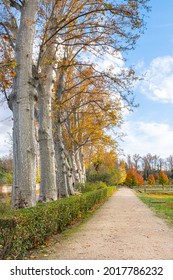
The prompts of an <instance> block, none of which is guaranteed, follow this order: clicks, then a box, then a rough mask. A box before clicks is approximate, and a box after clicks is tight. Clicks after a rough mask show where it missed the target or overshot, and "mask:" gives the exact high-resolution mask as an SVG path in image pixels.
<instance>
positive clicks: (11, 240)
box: [0, 187, 115, 259]
mask: <svg viewBox="0 0 173 280" xmlns="http://www.w3.org/2000/svg"><path fill="white" fill-rule="evenodd" d="M114 190H115V188H114V187H108V188H104V189H100V190H96V191H91V192H88V193H85V194H82V195H76V196H71V197H69V198H63V199H60V200H57V201H53V202H49V203H42V204H38V205H37V206H35V207H32V208H25V209H20V210H17V211H15V212H13V214H10V215H9V216H6V217H3V218H2V217H1V218H0V234H1V235H0V258H1V259H22V258H23V257H24V255H25V254H26V252H27V251H28V250H30V249H32V248H34V247H37V246H39V245H41V244H43V243H44V242H45V240H46V238H47V237H49V236H51V235H53V234H56V233H58V232H61V231H62V230H64V229H65V228H66V227H67V226H68V225H70V223H71V222H72V221H74V220H76V219H78V218H79V217H81V216H82V215H83V214H85V213H87V211H88V210H89V209H91V208H92V207H93V206H94V205H95V204H98V203H99V202H101V201H103V200H104V199H105V198H106V197H109V196H110V195H111V194H112V193H113V191H114Z"/></svg>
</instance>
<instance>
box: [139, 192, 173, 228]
mask: <svg viewBox="0 0 173 280" xmlns="http://www.w3.org/2000/svg"><path fill="white" fill-rule="evenodd" d="M137 195H138V197H139V198H140V199H141V200H142V201H143V202H144V203H146V204H147V205H148V206H149V207H150V208H152V209H153V210H154V211H155V212H156V214H157V215H158V216H159V217H161V218H163V219H165V220H166V222H168V223H169V224H170V225H172V226H173V191H171V190H166V189H165V190H161V189H159V190H151V189H150V190H148V189H147V190H146V189H145V190H144V189H143V190H140V192H139V191H137Z"/></svg>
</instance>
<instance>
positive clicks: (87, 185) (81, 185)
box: [76, 181, 108, 193]
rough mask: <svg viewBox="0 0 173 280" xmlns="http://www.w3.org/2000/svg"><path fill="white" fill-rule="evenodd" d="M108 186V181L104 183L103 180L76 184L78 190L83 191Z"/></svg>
mask: <svg viewBox="0 0 173 280" xmlns="http://www.w3.org/2000/svg"><path fill="white" fill-rule="evenodd" d="M107 187H108V186H107V185H106V183H104V182H102V181H96V182H86V183H79V184H76V190H77V191H79V192H81V193H85V192H90V191H94V190H99V189H103V188H107Z"/></svg>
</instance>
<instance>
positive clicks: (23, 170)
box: [9, 0, 38, 209]
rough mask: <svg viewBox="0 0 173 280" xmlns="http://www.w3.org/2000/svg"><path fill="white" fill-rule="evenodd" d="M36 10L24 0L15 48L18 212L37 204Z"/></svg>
mask: <svg viewBox="0 0 173 280" xmlns="http://www.w3.org/2000/svg"><path fill="white" fill-rule="evenodd" d="M37 9H38V0H31V1H30V0H25V1H24V2H23V6H22V7H21V19H20V26H19V30H18V33H17V38H16V46H15V58H16V63H17V66H16V69H15V70H16V77H15V78H14V83H13V92H12V94H11V95H10V97H9V106H10V108H11V109H12V111H13V156H14V173H13V174H14V176H13V187H12V204H13V207H14V208H16V209H17V208H22V207H30V206H34V205H35V204H36V178H35V176H36V151H35V149H36V147H35V128H34V93H33V92H34V91H33V87H32V85H31V84H30V80H31V78H32V51H33V40H34V35H35V20H36V15H37Z"/></svg>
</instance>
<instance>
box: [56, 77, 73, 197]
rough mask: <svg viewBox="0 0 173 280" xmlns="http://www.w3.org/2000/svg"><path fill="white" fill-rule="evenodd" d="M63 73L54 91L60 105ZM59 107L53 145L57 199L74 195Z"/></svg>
mask: <svg viewBox="0 0 173 280" xmlns="http://www.w3.org/2000/svg"><path fill="white" fill-rule="evenodd" d="M64 76H65V73H64V72H62V73H60V77H59V81H58V87H57V90H56V102H57V104H59V105H61V101H62V95H63V90H64V79H65V77H64ZM61 114H62V111H61V107H59V109H58V112H56V115H57V116H56V118H57V121H54V145H55V158H56V185H57V191H58V197H59V198H61V197H67V196H69V194H74V189H73V179H72V171H71V167H70V163H69V162H68V160H67V155H66V153H65V148H64V144H63V137H62V124H61Z"/></svg>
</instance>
